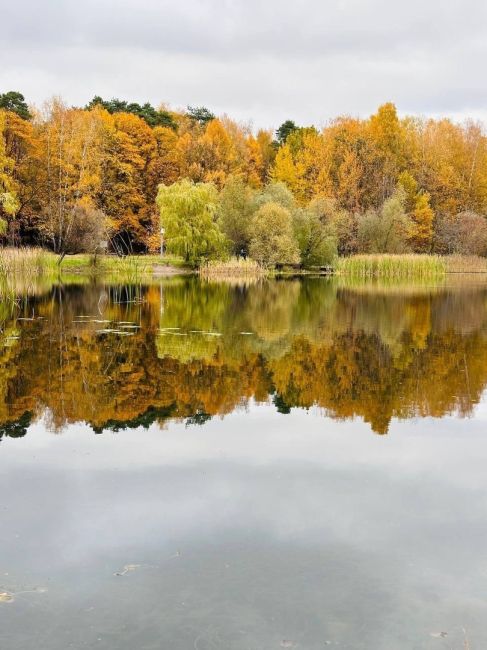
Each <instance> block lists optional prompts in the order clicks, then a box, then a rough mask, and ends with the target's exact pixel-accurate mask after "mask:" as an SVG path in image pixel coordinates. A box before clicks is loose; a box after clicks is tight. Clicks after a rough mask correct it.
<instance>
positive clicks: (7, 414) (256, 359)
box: [0, 278, 487, 436]
mask: <svg viewBox="0 0 487 650" xmlns="http://www.w3.org/2000/svg"><path fill="white" fill-rule="evenodd" d="M486 299H487V289H486V288H485V287H483V286H477V287H471V288H468V287H462V288H455V289H452V290H451V289H447V288H445V287H437V288H428V287H420V288H418V289H417V291H413V290H411V288H408V289H407V290H404V291H403V290H401V289H395V288H393V287H392V288H391V287H389V288H388V289H387V290H381V288H377V287H376V288H374V289H373V290H370V288H368V289H367V288H365V289H364V288H363V287H347V286H340V285H339V284H338V283H337V282H336V281H326V280H323V279H317V280H307V281H303V282H300V281H297V280H289V281H278V282H261V283H256V284H253V285H248V286H230V285H226V284H211V283H208V284H200V283H199V282H198V281H197V280H195V279H194V278H189V279H188V278H186V279H181V280H176V281H171V282H167V283H165V284H164V285H162V286H149V287H145V288H142V289H139V290H138V291H134V290H131V291H128V290H127V289H123V288H113V287H112V288H110V287H103V286H97V285H91V286H89V287H76V286H74V287H68V288H59V287H58V288H56V289H55V290H53V292H52V293H50V294H49V295H47V296H44V297H43V298H35V299H34V298H32V299H30V300H29V301H26V302H25V304H24V306H23V311H22V313H21V314H20V316H21V318H26V319H29V320H19V319H13V318H7V319H6V320H5V323H4V327H3V332H2V338H3V341H2V343H3V348H2V353H1V359H0V421H1V422H2V423H3V427H2V429H1V432H2V433H3V435H17V436H19V435H22V434H23V433H24V432H25V431H26V429H27V427H28V425H29V423H30V422H31V420H32V419H35V418H39V417H41V416H42V417H44V418H46V417H47V419H48V425H49V426H50V427H51V428H52V429H54V430H56V429H60V428H62V426H63V425H64V424H65V423H67V422H76V421H86V422H88V423H89V424H90V425H91V426H92V427H93V428H94V430H96V431H101V430H103V429H104V428H111V429H119V428H123V427H132V428H133V427H137V426H148V425H149V424H150V423H152V422H154V421H158V422H160V423H162V422H164V421H165V420H167V419H169V418H180V419H186V420H188V421H189V422H191V423H203V422H205V421H206V420H207V419H208V417H210V416H213V415H225V414H227V413H229V412H231V411H232V410H234V409H235V408H237V407H239V406H242V405H245V404H246V403H247V402H248V401H249V400H250V399H254V400H256V401H258V402H261V401H267V400H269V399H270V396H272V400H273V402H274V404H275V406H276V408H277V409H278V410H280V411H281V412H287V411H288V410H289V409H290V408H292V407H305V408H307V407H311V406H313V405H317V406H319V407H322V408H323V409H324V411H325V412H326V413H327V414H329V415H331V416H333V417H335V418H350V417H354V416H359V417H361V418H363V419H364V420H365V421H367V422H369V423H370V425H371V428H372V429H373V430H374V431H376V432H378V433H385V432H387V430H388V427H389V423H390V420H391V418H392V417H398V418H410V417H415V416H426V415H432V416H442V415H444V414H447V413H451V412H453V411H455V412H458V413H460V414H461V415H468V414H469V413H470V412H471V410H472V408H473V406H474V405H475V404H476V403H477V402H478V401H479V399H480V396H481V393H482V391H483V389H484V386H485V383H486V381H487V363H486V362H487V330H486V325H487V323H486V305H487V302H486ZM32 314H34V316H35V317H34V318H33V319H32V320H30V319H31V318H32ZM81 317H83V318H81ZM80 321H81V322H80ZM96 321H110V322H111V323H110V324H108V328H117V327H122V326H121V325H117V323H120V321H127V322H128V321H130V322H132V323H135V324H137V325H140V329H137V328H133V329H128V330H126V331H128V332H129V335H122V334H117V333H100V332H99V331H98V330H101V329H106V327H107V325H106V324H104V323H101V322H96ZM176 328H178V329H176ZM46 413H47V416H46ZM0 435H1V434H0Z"/></svg>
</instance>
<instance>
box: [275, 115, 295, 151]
mask: <svg viewBox="0 0 487 650" xmlns="http://www.w3.org/2000/svg"><path fill="white" fill-rule="evenodd" d="M297 129H298V127H297V126H296V124H295V122H293V120H286V121H285V122H283V123H282V124H281V126H280V127H279V128H278V129H277V131H276V138H277V142H278V143H279V145H283V144H284V143H285V142H286V140H287V137H288V135H290V134H291V133H292V132H293V131H296V130H297Z"/></svg>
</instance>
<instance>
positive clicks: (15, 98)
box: [0, 90, 32, 120]
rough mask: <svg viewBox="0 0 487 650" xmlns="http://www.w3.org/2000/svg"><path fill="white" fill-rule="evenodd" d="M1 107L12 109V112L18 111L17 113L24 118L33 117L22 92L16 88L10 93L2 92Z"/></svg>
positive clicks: (0, 97)
mask: <svg viewBox="0 0 487 650" xmlns="http://www.w3.org/2000/svg"><path fill="white" fill-rule="evenodd" d="M0 108H3V109H5V110H6V111H11V112H12V113H17V115H18V116H19V117H21V118H22V119H24V120H30V118H31V117H32V115H31V114H30V111H29V108H28V106H27V104H26V102H25V98H24V96H23V95H22V93H19V92H16V91H15V90H10V91H9V92H8V93H3V94H0Z"/></svg>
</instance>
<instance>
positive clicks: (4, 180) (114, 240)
mask: <svg viewBox="0 0 487 650" xmlns="http://www.w3.org/2000/svg"><path fill="white" fill-rule="evenodd" d="M486 215H487V136H486V134H485V133H484V130H483V128H482V126H481V125H480V124H478V123H475V122H473V121H467V122H465V123H461V124H459V123H455V122H453V121H451V120H450V119H430V118H421V117H414V116H405V117H400V116H399V115H398V112H397V110H396V107H395V106H394V104H392V103H387V104H384V105H382V106H380V107H379V108H378V109H377V111H376V113H374V114H373V115H371V116H370V117H368V118H358V117H353V116H348V115H344V116H339V117H336V118H335V119H332V120H330V121H329V122H327V123H326V124H325V125H324V126H323V127H322V128H321V127H320V128H318V127H316V126H314V125H297V124H295V123H294V122H293V121H292V120H288V121H286V122H284V123H283V124H281V126H280V127H279V128H277V129H276V130H275V131H272V130H263V129H260V130H255V129H253V128H252V127H251V125H246V124H241V123H237V122H236V121H234V120H232V119H231V117H228V116H226V115H223V116H220V117H216V116H215V115H214V114H213V113H212V112H211V111H210V110H209V109H207V108H204V107H188V108H187V109H185V110H172V109H170V108H169V107H167V106H160V107H157V108H154V107H153V106H152V105H150V104H148V103H146V104H142V105H140V104H136V103H128V102H126V101H124V100H118V99H112V100H105V99H103V98H101V97H94V98H93V99H92V100H91V101H90V102H89V103H87V105H86V106H84V107H70V106H67V105H66V104H65V103H64V102H63V101H62V100H61V99H59V98H55V99H53V100H51V101H49V102H47V103H46V104H45V105H44V106H42V107H35V106H30V105H28V104H27V102H26V101H25V99H24V97H23V95H21V94H20V93H18V92H6V93H4V94H0V217H1V222H0V225H1V237H2V239H3V242H4V244H5V245H15V246H18V245H23V246H31V245H34V246H42V247H46V248H48V249H50V250H53V251H54V252H56V253H61V254H66V253H71V252H91V251H92V250H93V249H94V248H96V247H98V246H99V245H100V242H105V245H106V247H107V248H108V249H109V250H110V251H111V252H117V253H119V254H126V253H129V252H130V253H146V252H155V251H158V249H159V245H160V226H161V224H162V225H163V226H164V227H165V233H166V236H165V243H166V246H167V249H168V250H169V251H171V250H172V251H173V252H174V253H176V254H179V255H182V256H183V257H185V259H186V261H187V262H189V263H191V264H193V265H199V264H200V263H201V262H202V261H203V260H205V259H211V258H217V259H218V258H221V257H222V256H225V255H227V256H228V255H236V256H240V255H243V256H247V255H249V256H250V257H252V258H254V259H256V260H257V261H259V262H261V263H263V264H265V265H269V266H273V265H275V264H278V263H290V264H297V263H300V264H302V265H304V266H313V265H320V264H327V263H330V262H331V260H332V259H334V258H335V257H336V256H337V254H338V255H351V254H354V253H359V252H369V253H404V252H414V253H439V254H448V253H462V254H476V255H484V254H485V253H487V221H486Z"/></svg>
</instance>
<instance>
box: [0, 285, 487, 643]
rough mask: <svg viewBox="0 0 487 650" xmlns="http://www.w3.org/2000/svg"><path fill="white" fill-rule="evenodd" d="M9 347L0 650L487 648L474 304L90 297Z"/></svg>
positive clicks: (183, 289) (485, 411) (399, 298)
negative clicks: (72, 649)
mask: <svg viewBox="0 0 487 650" xmlns="http://www.w3.org/2000/svg"><path fill="white" fill-rule="evenodd" d="M2 322H3V325H2V330H1V333H0V647H2V648H6V649H8V650H34V649H35V650H44V649H46V650H66V649H68V648H75V649H77V648H100V649H107V650H108V649H109V650H115V649H117V650H119V649H120V650H139V649H140V650H145V649H147V650H149V649H150V650H152V649H154V650H155V649H157V650H159V649H161V650H166V649H167V650H188V649H189V650H192V649H193V648H194V649H195V650H214V649H221V650H272V649H273V648H276V650H279V649H280V648H296V649H298V650H299V649H301V650H318V649H323V648H326V647H331V648H337V650H339V649H340V648H344V649H345V648H348V649H353V650H358V649H364V650H396V649H399V650H402V649H404V650H410V649H411V650H415V649H418V650H420V649H421V650H422V649H430V648H431V649H432V650H435V649H438V650H457V649H458V650H462V649H465V648H470V650H476V649H478V650H483V649H485V648H486V647H487V624H486V620H487V469H486V468H487V400H486V398H485V387H486V385H487V284H486V283H481V282H472V281H462V282H455V283H453V282H452V281H449V282H448V283H441V284H438V285H436V286H432V285H426V284H424V285H421V286H415V287H412V286H391V285H389V286H387V285H382V284H381V285H377V284H369V285H361V286H358V285H355V286H354V285H350V284H340V283H338V282H336V281H328V280H326V279H315V280H306V281H297V280H286V281H284V280H283V281H270V282H262V283H256V284H250V285H247V286H242V285H229V284H219V285H218V284H201V283H200V282H199V281H197V280H195V279H194V278H182V279H177V278H175V279H171V280H168V281H163V282H161V283H160V284H154V285H151V286H145V287H121V286H106V285H104V284H101V283H88V284H86V285H78V286H76V285H72V286H57V287H54V288H53V289H52V290H50V291H48V292H46V293H41V292H39V293H37V295H31V296H26V297H24V299H23V300H22V302H21V303H20V305H19V308H18V309H17V310H15V311H14V312H11V311H9V310H8V309H7V308H4V312H3V314H2Z"/></svg>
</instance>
